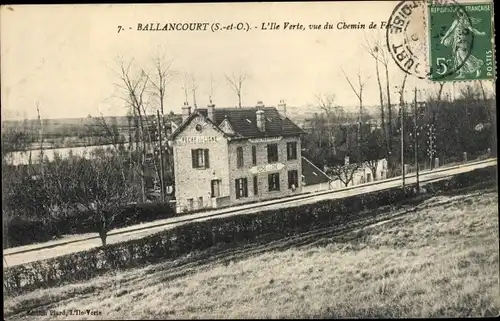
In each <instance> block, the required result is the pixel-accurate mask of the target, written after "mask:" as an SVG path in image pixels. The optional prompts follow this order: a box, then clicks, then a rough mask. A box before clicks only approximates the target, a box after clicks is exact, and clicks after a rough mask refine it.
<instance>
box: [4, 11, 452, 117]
mask: <svg viewBox="0 0 500 321" xmlns="http://www.w3.org/2000/svg"><path fill="white" fill-rule="evenodd" d="M396 4H397V2H394V1H368V2H358V1H356V2H331V3H325V2H323V3H320V2H318V3H312V2H309V3H298V2H295V3H229V4H227V3H220V4H214V3H212V4H166V5H159V4H155V5H151V4H149V5H146V4H144V5H96V4H92V5H44V6H36V5H23V6H11V7H5V6H3V7H2V9H1V19H0V27H1V28H0V33H1V34H0V35H1V40H2V46H1V93H2V97H1V103H2V105H1V106H2V119H22V118H35V117H36V115H37V111H36V106H37V104H38V106H39V107H40V113H41V116H42V118H73V117H86V116H87V115H89V114H91V115H94V116H95V115H99V114H103V115H105V116H111V115H124V114H125V113H126V108H125V105H124V102H123V100H121V99H120V97H123V94H124V92H123V91H122V90H121V89H120V88H119V87H118V86H117V84H119V83H120V79H119V78H118V77H117V74H116V71H118V68H119V63H118V61H120V59H121V60H123V61H125V62H132V65H131V76H132V77H134V75H136V74H137V72H138V70H140V69H144V70H146V71H149V70H151V68H152V67H153V64H152V58H154V57H155V56H157V55H158V54H160V55H165V57H166V58H167V61H169V62H171V63H172V67H171V70H172V71H173V75H172V80H171V82H170V83H169V85H168V87H167V97H166V100H165V105H166V110H167V111H170V110H172V111H174V112H176V113H180V112H181V107H182V105H183V102H184V101H185V94H184V90H183V89H182V88H183V83H184V81H183V78H184V76H183V75H185V74H186V73H188V74H192V75H194V77H195V79H196V85H197V87H198V90H197V95H196V99H197V103H198V106H199V107H205V106H206V105H207V104H208V102H209V99H208V96H209V90H210V79H211V78H213V80H214V92H213V102H214V103H215V104H216V105H217V106H221V107H222V106H224V107H231V106H236V105H237V104H238V99H237V96H236V95H235V94H234V92H233V91H231V89H230V87H229V86H228V84H227V81H226V80H225V76H224V75H225V74H231V73H233V72H236V73H238V72H246V73H248V74H249V76H250V77H249V78H248V80H246V81H245V83H244V84H243V88H242V89H243V97H242V102H243V105H245V106H255V104H256V103H257V101H259V100H260V101H263V102H264V104H265V105H270V106H271V105H276V104H278V102H279V101H280V100H282V99H283V100H285V101H286V103H287V105H289V106H302V108H307V107H306V106H307V105H308V104H314V103H316V98H315V97H316V96H317V95H320V94H321V95H332V94H333V95H335V97H336V100H335V101H336V103H338V104H340V105H347V106H354V105H356V104H357V103H358V101H357V97H356V96H355V94H354V92H353V91H352V89H351V88H350V87H349V84H348V83H347V81H346V79H345V76H344V74H343V72H342V69H344V70H345V73H346V74H347V76H349V77H350V78H351V79H352V80H353V81H355V80H356V78H355V76H356V70H358V69H359V70H360V73H361V75H362V78H363V79H367V80H366V81H365V87H364V93H363V96H364V104H366V105H375V104H378V102H379V96H378V95H379V93H378V86H377V83H376V77H375V66H374V62H373V60H372V59H371V57H370V56H369V55H368V53H367V52H366V51H365V49H364V48H363V47H362V44H363V43H364V41H365V40H364V39H365V37H368V38H370V39H371V38H374V37H375V38H380V39H381V40H382V41H385V31H384V29H380V28H377V29H373V30H371V29H370V30H369V29H365V30H352V29H350V30H346V29H344V30H338V29H337V28H334V29H331V30H309V25H310V24H319V25H322V26H324V25H325V23H327V22H329V23H330V24H332V25H333V26H334V27H335V26H336V25H337V23H339V22H346V23H347V24H358V23H364V24H366V26H368V24H369V23H370V22H371V21H373V22H375V23H377V24H378V25H380V23H381V21H387V20H388V18H389V16H390V14H391V13H392V10H393V9H394V7H395V5H396ZM158 22H159V23H161V25H164V24H165V23H170V22H182V23H185V22H201V23H205V22H206V23H209V27H210V25H211V24H212V23H220V24H221V25H227V24H230V23H235V24H236V23H238V22H244V23H248V25H249V26H252V27H260V26H261V25H262V23H267V22H276V23H277V24H278V25H280V27H281V28H280V30H260V28H255V29H252V30H249V31H236V30H232V31H227V30H225V31H217V32H211V31H138V30H137V26H138V24H139V23H141V24H143V25H146V24H148V23H155V24H156V23H158ZM285 22H289V23H291V24H295V23H300V24H302V25H303V26H304V30H282V29H283V25H284V23H285ZM118 26H122V28H123V30H122V31H120V32H118V29H119V28H118ZM389 73H390V76H389V78H390V79H391V82H392V83H393V84H394V85H396V84H398V83H400V82H401V80H402V79H403V75H404V73H403V72H402V71H401V70H400V69H399V68H398V67H397V66H396V65H395V64H394V63H393V62H392V61H391V63H390V64H389ZM383 81H384V80H383ZM407 86H408V88H411V87H412V86H420V87H421V88H428V90H434V88H436V85H431V84H429V83H427V81H424V80H419V79H417V78H416V77H413V76H410V77H409V78H408V81H407ZM448 90H452V87H451V86H449V89H448ZM393 95H394V96H393V97H392V98H393V99H394V100H395V99H397V97H398V96H397V95H396V89H394V93H393ZM408 95H411V93H408ZM409 97H410V96H409ZM188 98H189V102H190V103H191V104H192V95H191V94H190V95H189V97H188ZM151 108H152V109H155V105H154V104H152V105H151Z"/></svg>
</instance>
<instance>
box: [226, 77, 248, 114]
mask: <svg viewBox="0 0 500 321" xmlns="http://www.w3.org/2000/svg"><path fill="white" fill-rule="evenodd" d="M225 76H226V81H227V83H228V84H229V86H230V87H231V89H232V90H233V91H234V93H235V94H236V96H238V107H239V108H241V96H242V94H243V90H242V87H243V84H244V83H245V81H246V80H247V79H248V78H249V75H248V74H247V73H246V72H239V73H234V72H233V73H232V74H231V76H229V75H227V74H226V75H225Z"/></svg>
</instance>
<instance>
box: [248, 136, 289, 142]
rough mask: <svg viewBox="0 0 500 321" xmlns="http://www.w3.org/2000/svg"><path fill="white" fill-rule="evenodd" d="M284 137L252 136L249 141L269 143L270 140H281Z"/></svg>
mask: <svg viewBox="0 0 500 321" xmlns="http://www.w3.org/2000/svg"><path fill="white" fill-rule="evenodd" d="M282 138H283V137H281V136H276V137H263V138H250V139H249V140H248V141H249V142H250V143H269V142H276V141H279V140H281V139H282Z"/></svg>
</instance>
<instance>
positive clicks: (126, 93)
mask: <svg viewBox="0 0 500 321" xmlns="http://www.w3.org/2000/svg"><path fill="white" fill-rule="evenodd" d="M131 66H132V61H131V62H129V63H128V65H125V63H124V62H123V61H120V66H119V69H120V70H119V73H118V77H119V79H120V83H119V84H117V86H118V87H119V88H121V89H122V91H123V95H122V96H121V97H120V98H121V99H122V100H123V101H125V103H126V105H127V106H128V108H130V113H131V114H132V117H133V120H134V122H136V126H135V127H136V130H137V129H138V133H137V135H136V144H137V147H138V143H139V142H140V143H141V149H140V153H138V157H139V159H138V164H140V168H141V188H142V200H143V201H145V200H146V181H145V167H144V165H145V164H144V163H145V158H146V139H145V128H144V127H145V124H144V123H145V115H144V112H145V109H146V107H145V105H146V104H147V101H146V97H145V91H146V88H147V85H148V84H149V79H150V77H149V74H148V73H146V72H145V71H144V70H140V71H139V73H138V74H137V75H132V72H131V70H130V69H131Z"/></svg>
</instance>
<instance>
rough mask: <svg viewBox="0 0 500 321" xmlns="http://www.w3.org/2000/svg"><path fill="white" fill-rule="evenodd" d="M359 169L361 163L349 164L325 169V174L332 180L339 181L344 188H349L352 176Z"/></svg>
mask: <svg viewBox="0 0 500 321" xmlns="http://www.w3.org/2000/svg"><path fill="white" fill-rule="evenodd" d="M360 168H361V163H351V164H347V165H333V166H332V167H327V168H326V173H327V174H328V175H330V176H331V177H333V178H334V180H339V181H341V182H342V184H344V186H345V187H347V186H349V183H351V182H352V181H353V179H354V174H356V172H357V171H359V170H360Z"/></svg>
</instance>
